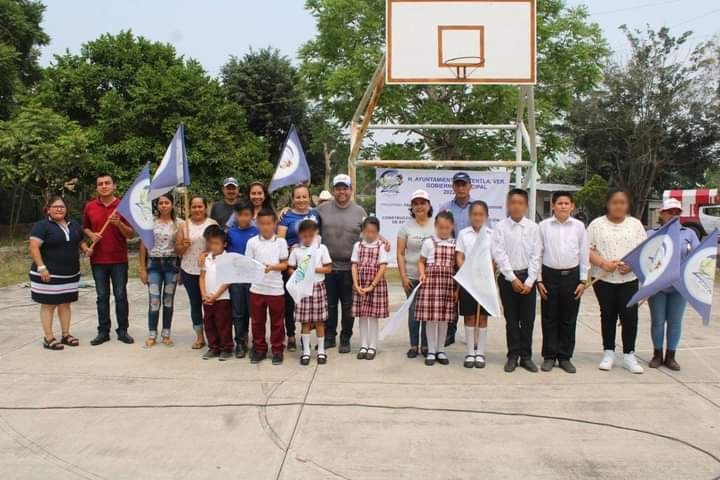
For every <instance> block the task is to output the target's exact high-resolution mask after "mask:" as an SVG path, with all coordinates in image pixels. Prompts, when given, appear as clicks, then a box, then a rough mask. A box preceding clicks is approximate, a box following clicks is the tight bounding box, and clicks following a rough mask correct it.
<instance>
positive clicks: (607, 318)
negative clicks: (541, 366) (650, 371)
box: [588, 190, 647, 373]
mask: <svg viewBox="0 0 720 480" xmlns="http://www.w3.org/2000/svg"><path fill="white" fill-rule="evenodd" d="M629 212H630V197H629V195H628V193H627V192H625V191H623V190H615V191H611V192H610V193H609V194H608V197H607V214H605V215H603V216H602V217H599V218H596V219H595V220H593V221H592V223H591V224H590V226H589V227H588V243H589V244H590V263H591V264H592V265H593V269H592V273H591V274H592V276H593V277H595V279H596V282H595V283H594V285H593V288H594V290H595V295H596V296H597V299H598V303H599V304H600V319H601V330H602V338H603V350H604V353H603V357H602V360H601V361H600V364H599V365H598V368H599V369H600V370H610V369H611V368H612V367H613V363H614V361H615V333H616V325H617V321H618V318H619V319H620V323H621V325H622V343H623V354H624V355H623V367H625V368H626V369H627V370H629V371H630V372H632V373H643V368H642V367H641V366H640V364H639V363H638V362H637V359H636V358H635V340H636V338H637V328H638V306H637V305H633V306H632V307H626V305H627V302H628V301H629V300H630V298H631V297H632V296H633V295H634V294H635V292H636V291H637V289H638V280H637V277H635V275H634V274H633V273H632V272H631V271H630V268H629V267H628V266H627V265H625V264H624V263H623V262H622V261H621V259H622V258H623V257H624V256H625V255H626V254H627V253H628V252H630V250H632V249H633V248H635V247H636V246H637V245H638V244H639V243H641V242H642V241H643V240H645V238H646V236H647V235H646V233H645V228H644V227H643V225H642V223H640V221H639V220H638V219H637V218H634V217H632V216H630V214H629Z"/></svg>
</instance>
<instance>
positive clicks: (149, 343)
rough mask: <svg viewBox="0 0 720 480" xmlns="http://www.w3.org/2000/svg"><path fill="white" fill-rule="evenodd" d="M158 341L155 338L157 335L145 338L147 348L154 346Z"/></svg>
mask: <svg viewBox="0 0 720 480" xmlns="http://www.w3.org/2000/svg"><path fill="white" fill-rule="evenodd" d="M156 343H157V340H155V337H148V338H147V339H146V340H145V348H150V347H152V346H154V345H155V344H156Z"/></svg>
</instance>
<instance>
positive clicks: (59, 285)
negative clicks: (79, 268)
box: [30, 271, 80, 305]
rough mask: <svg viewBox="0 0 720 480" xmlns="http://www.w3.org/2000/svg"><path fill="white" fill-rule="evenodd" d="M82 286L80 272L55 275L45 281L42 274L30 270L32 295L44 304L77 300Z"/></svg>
mask: <svg viewBox="0 0 720 480" xmlns="http://www.w3.org/2000/svg"><path fill="white" fill-rule="evenodd" d="M79 288H80V272H78V273H77V274H75V275H53V274H52V273H51V277H50V281H49V282H43V281H42V279H41V278H40V274H39V273H37V272H36V271H30V296H31V298H32V299H33V301H35V302H37V303H41V304H43V305H61V304H63V303H71V302H76V301H77V299H78V290H79Z"/></svg>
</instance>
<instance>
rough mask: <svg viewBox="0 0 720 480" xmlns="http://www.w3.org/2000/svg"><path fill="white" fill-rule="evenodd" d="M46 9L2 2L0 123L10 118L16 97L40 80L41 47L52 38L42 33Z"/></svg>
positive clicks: (23, 0)
mask: <svg viewBox="0 0 720 480" xmlns="http://www.w3.org/2000/svg"><path fill="white" fill-rule="evenodd" d="M44 11H45V6H44V5H43V4H42V3H40V2H36V1H31V0H0V25H1V26H2V28H0V120H1V119H7V118H8V117H9V116H10V111H11V109H12V108H13V106H14V105H15V102H16V98H15V97H16V94H17V92H18V90H19V89H21V88H22V87H23V86H29V85H31V84H32V83H34V82H35V81H37V80H38V79H39V78H40V66H39V65H38V61H37V60H38V57H39V56H40V51H39V49H38V47H40V46H42V45H46V44H47V43H48V42H49V41H50V37H48V35H47V34H46V33H45V32H44V31H43V29H42V27H41V26H40V23H41V22H42V16H43V12H44Z"/></svg>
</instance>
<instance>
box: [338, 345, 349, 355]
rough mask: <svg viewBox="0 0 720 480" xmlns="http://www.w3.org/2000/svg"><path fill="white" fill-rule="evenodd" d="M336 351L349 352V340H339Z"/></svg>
mask: <svg viewBox="0 0 720 480" xmlns="http://www.w3.org/2000/svg"><path fill="white" fill-rule="evenodd" d="M338 353H350V342H340V346H339V347H338Z"/></svg>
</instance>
